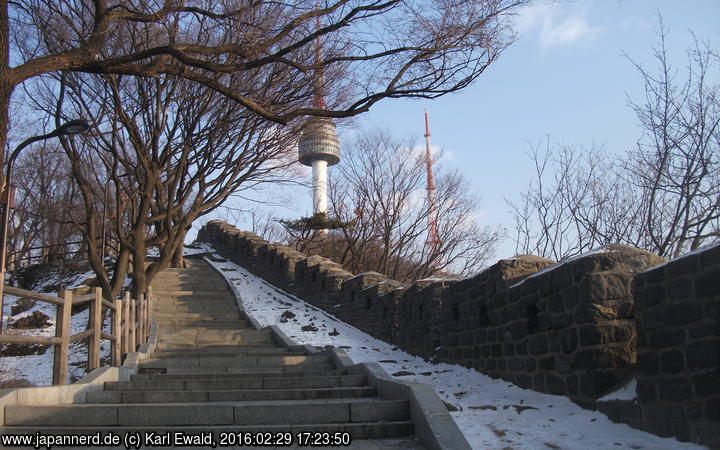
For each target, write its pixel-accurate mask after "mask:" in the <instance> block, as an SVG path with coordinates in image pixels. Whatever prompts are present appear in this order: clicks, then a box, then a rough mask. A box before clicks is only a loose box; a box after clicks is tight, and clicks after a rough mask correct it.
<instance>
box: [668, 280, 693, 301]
mask: <svg viewBox="0 0 720 450" xmlns="http://www.w3.org/2000/svg"><path fill="white" fill-rule="evenodd" d="M667 295H668V297H670V298H686V297H690V295H692V283H691V282H690V280H689V279H688V278H676V279H671V280H670V281H669V282H668V285H667Z"/></svg>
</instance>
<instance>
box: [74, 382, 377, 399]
mask: <svg viewBox="0 0 720 450" xmlns="http://www.w3.org/2000/svg"><path fill="white" fill-rule="evenodd" d="M375 394H376V391H375V388H373V387H370V386H359V387H332V388H311V389H247V390H217V389H216V390H205V391H203V390H182V391H173V390H163V391H158V390H153V391H93V392H88V395H87V401H88V403H177V402H230V401H259V400H317V399H323V398H361V397H372V396H374V395H375Z"/></svg>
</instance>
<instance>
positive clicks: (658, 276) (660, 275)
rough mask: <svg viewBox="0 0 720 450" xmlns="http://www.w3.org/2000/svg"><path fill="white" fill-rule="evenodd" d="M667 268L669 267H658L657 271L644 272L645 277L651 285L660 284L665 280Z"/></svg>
mask: <svg viewBox="0 0 720 450" xmlns="http://www.w3.org/2000/svg"><path fill="white" fill-rule="evenodd" d="M665 267H667V266H662V267H658V268H657V269H652V270H649V271H647V272H643V276H644V277H645V279H646V280H647V281H649V282H650V283H658V282H660V281H663V280H664V279H665Z"/></svg>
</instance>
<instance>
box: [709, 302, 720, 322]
mask: <svg viewBox="0 0 720 450" xmlns="http://www.w3.org/2000/svg"><path fill="white" fill-rule="evenodd" d="M706 307H707V315H708V316H710V317H712V318H713V319H715V320H720V302H712V303H708V304H707V305H706Z"/></svg>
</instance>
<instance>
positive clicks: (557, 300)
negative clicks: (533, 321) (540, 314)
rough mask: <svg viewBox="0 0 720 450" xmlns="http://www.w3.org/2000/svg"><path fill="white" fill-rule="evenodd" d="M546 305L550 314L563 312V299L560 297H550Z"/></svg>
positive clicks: (558, 295) (556, 295)
mask: <svg viewBox="0 0 720 450" xmlns="http://www.w3.org/2000/svg"><path fill="white" fill-rule="evenodd" d="M548 305H549V306H550V312H553V313H559V312H563V309H564V308H563V299H562V295H560V294H555V295H553V296H552V297H550V301H549V302H548Z"/></svg>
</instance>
